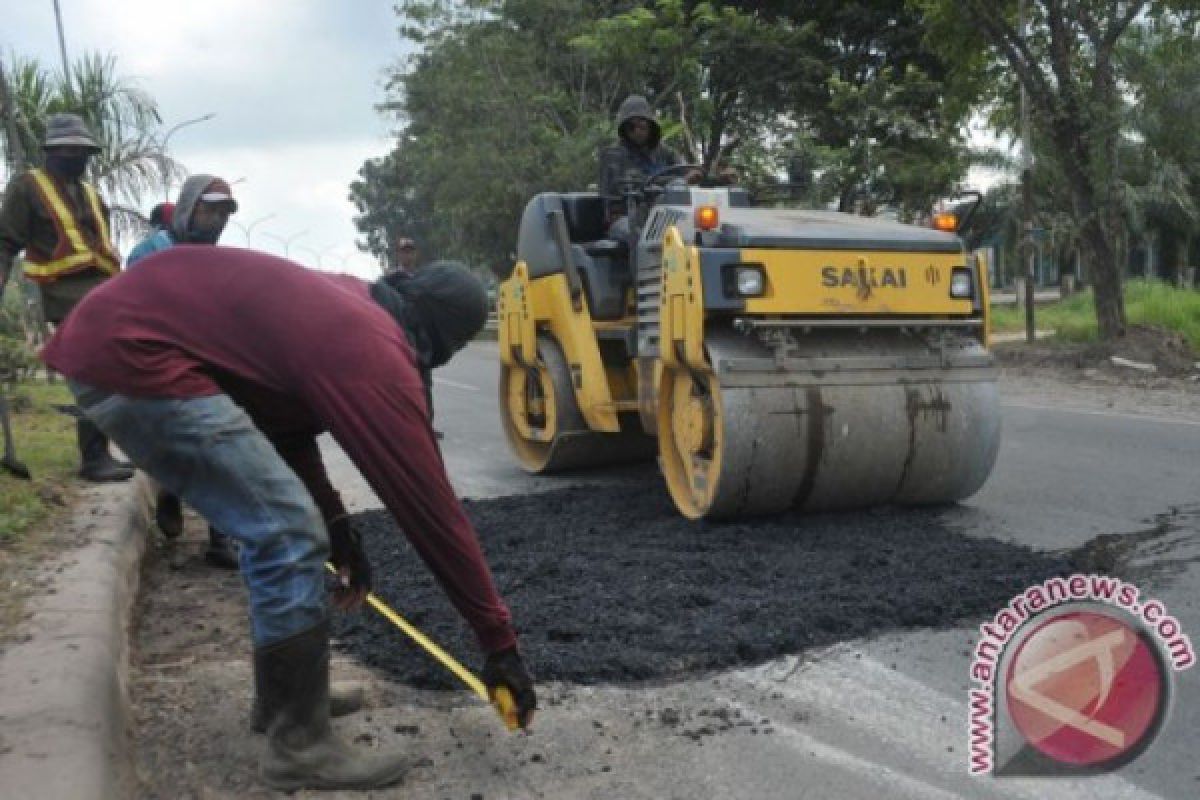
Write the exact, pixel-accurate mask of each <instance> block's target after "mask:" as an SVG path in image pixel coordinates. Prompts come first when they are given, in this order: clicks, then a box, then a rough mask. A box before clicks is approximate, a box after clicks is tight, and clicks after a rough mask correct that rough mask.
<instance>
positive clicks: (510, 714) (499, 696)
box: [325, 562, 519, 731]
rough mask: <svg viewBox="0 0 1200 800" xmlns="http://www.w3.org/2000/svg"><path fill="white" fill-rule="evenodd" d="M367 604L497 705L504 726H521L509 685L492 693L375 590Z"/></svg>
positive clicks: (467, 684)
mask: <svg viewBox="0 0 1200 800" xmlns="http://www.w3.org/2000/svg"><path fill="white" fill-rule="evenodd" d="M325 566H326V567H327V568H328V569H329V571H330V572H332V573H333V574H335V575H336V574H337V570H336V569H335V568H334V566H333V564H330V563H328V562H326V564H325ZM367 604H368V605H370V606H371V608H373V609H375V610H376V611H378V612H379V613H380V614H382V615H383V617H384V619H386V620H387V621H388V622H390V623H392V624H393V625H395V626H396V627H397V628H399V629H400V630H402V631H404V633H406V634H407V635H408V638H410V639H412V640H413V641H414V642H416V643H417V644H418V645H420V646H421V648H422V649H423V650H424V651H425V652H426V653H429V655H431V656H433V657H434V658H435V659H437V660H438V661H439V662H441V664H442V666H444V667H445V668H446V669H448V670H450V671H451V672H453V673H454V675H455V676H456V677H457V678H458V679H459V680H460V681H462V682H463V683H464V684H466V686H467V688H468V689H470V690H471V691H472V692H474V693H475V694H477V695H479V699H480V700H482V701H483V702H485V703H489V704H490V705H491V706H492V707H494V708H495V709H496V712H497V713H498V714H500V718H501V719H502V720H504V727H506V728H508V729H509V730H510V731H515V730H516V729H517V728H518V727H519V723H518V720H517V704H516V703H515V702H514V701H513V696H512V692H510V691H509V690H508V687H506V686H497V687H496V689H495V690H494V691H493V692H491V693H490V695H489V692H488V688H487V686H485V685H484V683H483V681H481V680H479V678H478V677H477V676H476V675H475V673H473V672H471V670H469V669H467V668H466V667H464V666H463V665H462V664H461V663H459V661H458V659H456V658H455V657H454V656H452V655H450V654H449V653H447V652H446V651H445V650H443V649H442V648H441V647H439V646H438V645H437V643H436V642H434V641H433V640H432V639H430V638H429V637H428V636H426V635H425V634H423V633H421V632H420V631H419V630H417V628H416V627H415V626H414V625H413V624H412V623H411V622H409V621H408V620H406V619H405V618H404V617H402V616H400V615H399V614H397V613H396V612H395V611H393V610H392V609H391V608H390V607H389V606H388V604H387V603H385V602H383V601H382V600H380V599H379V597H378V596H377V595H376V594H375V593H374V592H371V593H370V594H368V595H367Z"/></svg>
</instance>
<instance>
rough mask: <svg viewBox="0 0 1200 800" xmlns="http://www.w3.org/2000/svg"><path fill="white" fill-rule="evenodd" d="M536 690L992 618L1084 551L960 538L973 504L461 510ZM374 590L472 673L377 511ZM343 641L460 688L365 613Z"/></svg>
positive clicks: (613, 504) (420, 571) (405, 676)
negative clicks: (740, 515)
mask: <svg viewBox="0 0 1200 800" xmlns="http://www.w3.org/2000/svg"><path fill="white" fill-rule="evenodd" d="M466 508H467V512H468V514H469V515H470V517H471V519H472V521H473V522H474V523H475V525H476V528H477V529H478V531H479V535H480V539H481V540H482V542H483V546H484V550H485V552H486V554H487V557H488V561H489V563H490V564H491V567H492V570H493V574H494V576H495V579H496V583H497V585H498V587H499V589H500V592H501V594H502V595H503V597H504V598H505V600H506V601H507V602H508V604H509V607H510V608H511V610H512V612H513V616H514V619H515V620H516V624H517V627H518V630H519V632H520V636H521V650H522V653H523V655H524V657H525V659H526V661H527V662H528V664H529V666H530V669H531V671H532V672H533V674H534V676H535V677H536V678H537V679H538V680H542V681H544V680H556V681H567V682H572V683H577V684H597V683H604V684H625V683H638V682H645V681H654V680H678V679H682V678H686V677H689V676H696V675H699V674H704V673H706V672H711V671H713V670H717V669H723V668H729V667H737V666H749V665H753V664H756V663H761V662H764V661H767V660H770V659H772V658H776V657H778V656H783V655H794V654H800V653H803V652H804V651H805V650H808V649H810V648H813V647H820V646H826V645H831V644H835V643H837V642H841V641H845V640H849V639H856V638H860V637H864V636H870V635H873V634H880V633H884V632H887V631H894V630H903V629H914V628H947V627H952V626H955V625H957V624H962V623H964V622H967V623H975V622H978V621H982V620H983V619H984V618H986V617H990V616H991V615H992V614H994V613H995V612H996V611H997V610H999V609H1000V608H1001V607H1002V606H1004V605H1005V604H1006V603H1007V602H1008V601H1009V599H1011V598H1012V597H1013V596H1014V595H1016V594H1017V593H1018V592H1020V591H1021V590H1023V589H1025V588H1026V587H1028V586H1030V585H1031V584H1034V583H1037V582H1040V581H1043V580H1045V579H1046V578H1049V577H1051V576H1055V575H1065V574H1069V573H1070V572H1072V571H1073V570H1075V569H1076V568H1078V567H1079V566H1080V564H1081V561H1080V557H1079V556H1073V555H1067V554H1047V553H1040V552H1036V551H1033V550H1031V549H1029V548H1026V547H1021V546H1017V545H1012V544H1007V543H1004V542H1000V541H997V540H994V539H988V538H981V537H979V536H977V535H967V534H966V533H964V532H963V528H964V526H965V525H967V524H968V523H966V522H965V521H964V517H969V516H970V511H969V509H964V508H961V507H949V508H941V509H895V508H888V509H880V510H877V511H865V512H849V513H837V514H816V515H814V514H798V513H795V514H784V515H781V516H776V517H769V518H761V519H755V520H749V521H741V522H736V523H724V524H717V523H707V522H701V523H696V522H689V521H687V520H685V519H684V518H682V517H681V516H680V515H679V514H678V513H677V512H676V511H675V509H674V507H673V506H672V505H671V503H670V500H669V499H668V498H667V495H666V492H665V490H664V489H663V487H662V486H661V484H659V483H658V482H657V481H655V482H649V483H643V484H639V485H624V486H608V487H589V488H568V489H561V490H557V491H552V492H548V493H545V494H534V495H525V496H516V497H502V498H495V499H487V500H474V501H468V502H467V504H466ZM354 522H355V524H356V526H357V527H358V529H359V530H360V531H361V532H362V534H363V537H364V541H365V543H366V547H367V552H368V554H369V556H370V559H371V563H372V566H373V568H374V579H375V591H376V593H377V594H378V595H379V596H380V597H381V598H382V599H384V601H385V602H387V603H389V604H390V605H392V606H393V607H394V608H395V609H396V611H398V612H399V613H400V614H401V615H403V616H404V617H405V618H406V619H408V620H409V621H410V622H411V623H413V624H414V625H416V626H417V627H418V628H419V629H421V630H422V631H423V632H424V633H425V634H426V635H427V636H430V637H431V638H432V639H433V640H434V641H436V642H438V643H439V644H440V645H441V646H442V647H443V648H445V649H446V650H448V651H449V652H450V653H452V654H455V655H457V656H458V657H459V658H461V659H462V660H463V661H464V662H465V663H467V664H468V665H469V666H472V667H473V668H478V667H479V666H480V663H481V661H482V658H481V657H480V655H479V649H478V645H477V644H476V643H475V639H474V637H473V635H472V634H471V632H470V631H469V629H468V628H467V627H466V625H465V623H463V621H462V620H461V618H460V617H459V616H458V615H457V613H456V612H455V611H454V609H453V608H452V607H451V606H450V604H449V602H448V600H447V599H446V598H445V596H444V595H443V593H442V592H441V590H440V589H439V588H438V586H437V585H436V583H435V582H434V580H433V578H432V577H431V576H430V574H429V572H428V570H426V569H425V567H424V565H423V564H422V562H421V561H420V559H419V558H418V557H417V555H416V553H415V552H414V551H413V549H412V548H411V547H410V546H409V545H408V542H407V540H406V539H405V538H404V535H403V534H402V533H401V532H400V530H399V529H398V528H397V527H396V526H395V524H394V523H393V522H392V520H391V517H390V516H389V515H388V514H387V513H386V512H383V511H372V512H367V513H364V514H359V515H356V517H355V518H354ZM334 628H335V630H334V635H335V637H336V639H337V646H338V647H339V648H340V649H342V650H343V651H347V652H349V653H351V654H353V655H354V656H355V657H357V658H359V659H360V660H362V661H363V662H365V663H366V664H368V665H370V666H372V667H375V668H377V669H379V670H381V671H382V672H384V673H386V674H388V675H390V676H391V677H392V678H393V679H395V680H396V681H398V682H400V683H405V684H410V685H413V686H418V687H423V688H450V687H453V686H454V682H453V681H454V679H453V678H452V677H451V676H450V675H449V673H447V672H446V671H445V670H444V669H443V668H442V667H441V666H440V665H438V664H437V663H436V662H434V661H433V660H432V659H431V658H430V657H429V656H428V655H426V654H425V653H424V652H423V651H422V650H420V649H419V648H418V647H416V646H415V645H414V644H412V643H411V642H410V641H409V640H408V638H407V637H406V636H405V635H404V634H403V633H401V632H400V631H399V630H397V629H396V628H394V627H393V626H392V625H391V623H389V622H387V621H386V620H384V619H383V618H382V617H381V616H380V615H378V614H376V613H375V612H373V611H369V610H367V611H363V612H360V613H357V614H352V615H345V614H337V615H335V625H334Z"/></svg>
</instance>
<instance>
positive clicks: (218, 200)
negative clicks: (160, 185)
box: [171, 175, 238, 244]
mask: <svg viewBox="0 0 1200 800" xmlns="http://www.w3.org/2000/svg"><path fill="white" fill-rule="evenodd" d="M237 208H238V206H237V201H236V200H234V199H233V191H232V190H231V189H230V188H229V184H228V183H226V182H225V181H224V180H222V179H220V178H218V177H216V176H213V175H192V176H191V177H190V178H188V179H187V180H186V181H184V182H183V187H182V188H181V189H180V190H179V201H178V202H176V203H175V214H174V218H173V219H172V220H171V234H172V235H173V236H174V237H175V241H176V242H179V243H181V244H216V243H217V240H218V239H220V238H221V232H222V231H224V230H225V225H226V223H228V222H229V215H230V214H233V213H234V212H236V211H237Z"/></svg>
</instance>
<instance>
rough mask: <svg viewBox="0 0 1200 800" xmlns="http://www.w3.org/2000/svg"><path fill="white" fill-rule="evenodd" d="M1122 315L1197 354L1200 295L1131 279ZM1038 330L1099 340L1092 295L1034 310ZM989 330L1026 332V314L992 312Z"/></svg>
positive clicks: (1009, 310) (1080, 339)
mask: <svg viewBox="0 0 1200 800" xmlns="http://www.w3.org/2000/svg"><path fill="white" fill-rule="evenodd" d="M1125 316H1126V318H1127V320H1128V321H1129V324H1131V325H1156V326H1160V327H1163V328H1167V329H1169V330H1172V331H1176V332H1178V333H1180V334H1182V335H1183V337H1184V338H1185V339H1187V341H1188V344H1189V345H1190V346H1191V347H1192V349H1193V350H1194V351H1200V292H1198V291H1196V290H1194V289H1177V288H1175V287H1174V286H1171V285H1170V284H1166V283H1163V282H1162V281H1146V280H1132V281H1128V282H1127V283H1126V284H1125ZM1034 320H1035V321H1036V323H1037V327H1038V328H1039V329H1046V328H1053V329H1054V331H1055V332H1056V334H1055V335H1056V336H1057V337H1058V338H1061V339H1066V340H1068V341H1073V342H1091V341H1095V340H1096V339H1097V338H1098V331H1097V328H1096V312H1095V306H1094V304H1093V298H1092V292H1091V290H1090V289H1089V290H1088V291H1086V292H1081V293H1080V294H1076V295H1072V296H1071V297H1068V298H1067V299H1066V300H1063V301H1061V302H1058V303H1047V304H1046V305H1039V306H1037V307H1036V308H1035V309H1034ZM992 330H994V331H1022V330H1025V312H1024V311H1023V310H1022V309H1019V308H1014V307H1005V308H996V307H993V309H992Z"/></svg>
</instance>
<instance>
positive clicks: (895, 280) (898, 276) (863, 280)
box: [821, 267, 908, 291]
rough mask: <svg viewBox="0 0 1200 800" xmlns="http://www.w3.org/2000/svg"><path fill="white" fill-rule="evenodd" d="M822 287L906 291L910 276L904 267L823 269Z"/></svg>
mask: <svg viewBox="0 0 1200 800" xmlns="http://www.w3.org/2000/svg"><path fill="white" fill-rule="evenodd" d="M821 285H822V286H824V287H826V288H830V289H832V288H837V287H846V286H850V287H853V288H855V289H858V290H860V291H861V290H863V289H868V290H869V289H887V288H892V289H904V288H906V287H907V286H908V275H907V274H906V273H905V271H904V268H903V267H822V268H821Z"/></svg>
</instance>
